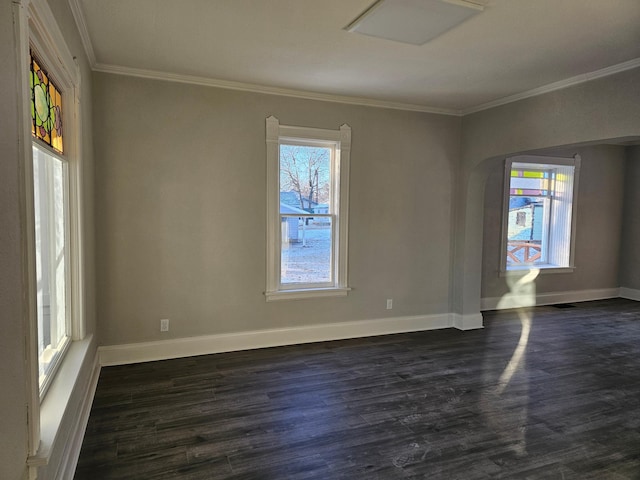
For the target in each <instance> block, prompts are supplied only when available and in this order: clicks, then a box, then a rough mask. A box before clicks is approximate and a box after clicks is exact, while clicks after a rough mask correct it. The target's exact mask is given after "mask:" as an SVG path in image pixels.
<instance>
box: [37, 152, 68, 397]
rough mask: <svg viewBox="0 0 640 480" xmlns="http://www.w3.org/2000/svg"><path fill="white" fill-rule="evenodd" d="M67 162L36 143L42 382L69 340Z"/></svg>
mask: <svg viewBox="0 0 640 480" xmlns="http://www.w3.org/2000/svg"><path fill="white" fill-rule="evenodd" d="M65 177H66V166H65V165H64V163H63V162H62V161H61V160H60V159H58V158H55V157H54V156H52V155H50V154H48V153H47V152H45V151H44V150H41V149H39V148H37V147H36V146H34V147H33V179H34V214H35V215H34V216H35V243H36V279H37V289H38V290H37V308H38V358H39V375H40V385H41V386H42V383H43V382H44V381H45V380H46V378H47V376H48V374H49V372H50V371H51V369H52V367H53V365H54V364H55V362H56V360H57V357H58V355H59V353H60V351H61V349H62V348H63V346H64V344H65V342H66V340H67V328H68V314H69V313H68V302H67V288H68V283H69V282H68V275H69V270H68V264H67V262H68V256H67V244H66V239H67V236H66V232H67V221H68V220H67V212H66V203H67V200H66V181H65Z"/></svg>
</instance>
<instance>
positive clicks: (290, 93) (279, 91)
mask: <svg viewBox="0 0 640 480" xmlns="http://www.w3.org/2000/svg"><path fill="white" fill-rule="evenodd" d="M93 70H94V71H96V72H103V73H113V74H116V75H126V76H130V77H140V78H149V79H153V80H164V81H168V82H178V83H188V84H192V85H204V86H207V87H218V88H226V89H229V90H240V91H244V92H253V93H264V94H267V95H280V96H283V97H294V98H303V99H305V100H320V101H323V102H335V103H344V104H348V105H359V106H364V107H377V108H391V109H395V110H406V111H412V112H422V113H435V114H439V115H454V116H459V115H460V112H459V111H457V110H452V109H447V108H433V107H428V106H425V105H412V104H410V103H399V102H389V101H385V100H374V99H370V98H361V97H349V96H346V95H331V94H326V93H318V92H309V91H305V90H294V89H289V88H280V87H268V86H264V85H256V84H253V83H244V82H235V81H231V80H218V79H214V78H208V77H198V76H193V75H181V74H176V73H166V72H159V71H156V70H143V69H139V68H131V67H121V66H119V65H107V64H103V63H97V64H96V65H95V66H94V67H93Z"/></svg>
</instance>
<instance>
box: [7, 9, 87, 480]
mask: <svg viewBox="0 0 640 480" xmlns="http://www.w3.org/2000/svg"><path fill="white" fill-rule="evenodd" d="M13 15H14V35H15V43H16V46H17V54H18V65H17V66H18V76H17V82H18V83H17V85H16V92H17V94H18V98H20V99H21V102H22V103H21V108H20V109H19V112H18V120H19V122H20V125H21V128H20V129H19V130H18V132H19V134H18V135H19V138H18V141H19V144H20V148H21V150H20V154H21V156H22V164H23V178H22V188H23V198H24V206H23V208H24V210H23V218H24V220H23V221H24V231H25V249H26V251H27V255H26V261H25V272H26V277H27V285H26V290H27V296H28V310H27V319H26V340H27V341H26V344H27V364H28V378H27V379H26V383H27V385H26V387H27V391H28V392H29V403H28V408H27V421H28V423H29V458H28V459H27V464H28V465H29V467H30V475H31V476H32V477H33V476H34V475H37V473H36V472H37V468H38V467H40V466H43V465H46V464H47V463H48V461H49V457H50V455H51V446H52V444H53V442H54V440H55V436H56V432H57V426H58V425H59V424H60V422H61V421H62V416H63V414H64V409H65V408H66V403H64V401H62V400H61V398H66V397H68V395H70V392H71V390H72V389H73V383H74V378H71V374H70V372H77V370H78V368H79V364H80V363H81V362H82V356H81V355H80V352H81V351H86V348H87V344H86V343H87V342H86V341H84V342H80V341H81V340H83V339H84V338H85V335H86V331H85V311H84V299H85V290H84V283H85V282H84V249H83V246H84V238H83V225H82V219H83V203H82V198H83V195H82V178H83V171H82V162H81V161H80V152H81V151H82V150H81V138H82V132H81V123H80V120H79V118H80V87H81V85H80V79H81V76H80V72H79V67H78V65H77V62H76V60H75V58H74V57H73V55H72V54H71V52H70V51H69V49H68V47H67V45H66V42H65V40H64V36H63V34H62V32H61V31H60V28H59V27H58V25H57V22H56V20H55V17H54V15H53V12H52V11H51V9H50V7H49V5H48V3H47V1H46V0H17V1H16V2H14V4H13ZM30 49H31V50H32V51H33V52H34V54H35V56H36V58H37V59H38V60H39V61H40V64H41V66H42V67H43V68H44V69H45V70H46V71H47V73H48V74H49V76H50V78H51V80H52V81H53V82H54V83H55V85H56V87H57V88H58V89H59V91H60V93H61V95H62V110H63V121H64V154H63V155H62V156H61V155H60V154H58V153H57V152H55V151H54V150H53V149H52V148H51V147H49V146H48V145H46V144H45V143H44V142H41V141H39V140H37V139H34V137H33V136H32V134H31V107H30V97H31V95H30V88H29V75H30V65H29V62H30V54H29V50H30ZM34 143H37V145H38V147H39V148H41V149H44V150H46V151H47V152H48V153H51V154H52V155H54V156H55V157H58V158H63V159H64V162H65V163H66V167H67V170H68V176H67V183H68V191H67V202H68V226H67V228H68V235H69V242H68V248H69V260H68V262H69V280H70V282H69V283H70V284H69V285H68V286H67V288H68V291H69V297H70V298H69V304H68V306H67V308H68V309H69V316H70V325H69V331H68V334H69V336H70V340H71V341H70V342H69V346H68V347H67V348H66V351H65V352H64V353H66V355H61V358H60V359H59V361H58V362H57V366H56V370H57V371H58V373H59V372H60V371H64V372H63V373H62V374H60V375H57V376H56V371H52V372H51V380H50V381H48V382H47V383H46V385H43V387H44V388H42V389H41V388H40V386H39V374H38V366H39V359H38V345H37V342H38V323H37V322H38V318H37V281H36V266H35V265H36V253H35V251H36V250H35V215H34V184H33V182H34V180H33V144H34ZM74 344H78V345H80V344H82V346H81V347H80V346H79V349H77V348H74ZM69 357H73V359H72V360H69ZM71 364H73V365H71ZM58 384H59V385H58ZM49 390H55V395H53V398H51V399H50V398H49V396H48V395H47V393H49Z"/></svg>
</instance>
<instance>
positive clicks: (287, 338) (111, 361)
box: [98, 313, 482, 366]
mask: <svg viewBox="0 0 640 480" xmlns="http://www.w3.org/2000/svg"><path fill="white" fill-rule="evenodd" d="M477 316H479V321H480V326H482V315H481V314H478V315H477ZM477 316H474V318H473V319H471V318H469V319H467V318H465V319H462V320H459V321H457V324H456V325H454V321H455V319H454V318H453V317H452V316H451V315H450V314H448V313H443V314H436V315H419V316H413V317H395V318H382V319H377V320H361V321H354V322H342V323H330V324H322V325H312V326H309V327H291V328H277V329H268V330H255V331H250V332H240V333H227V334H220V335H206V336H199V337H189V338H176V339H173V340H162V341H156V342H143V343H130V344H125V345H109V346H103V347H100V348H99V349H98V352H99V355H100V364H101V365H103V366H108V365H123V364H127V363H138V362H149V361H155V360H166V359H170V358H180V357H190V356H194V355H206V354H210V353H222V352H233V351H238V350H251V349H255V348H266V347H278V346H283V345H296V344H302V343H312V342H323V341H330V340H343V339H347V338H358V337H371V336H375V335H388V334H393V333H407V332H418V331H424V330H435V329H440V328H450V327H454V326H455V327H456V328H461V329H466V328H478V327H477V326H471V325H477V324H478V318H476V317H477ZM469 317H471V316H469Z"/></svg>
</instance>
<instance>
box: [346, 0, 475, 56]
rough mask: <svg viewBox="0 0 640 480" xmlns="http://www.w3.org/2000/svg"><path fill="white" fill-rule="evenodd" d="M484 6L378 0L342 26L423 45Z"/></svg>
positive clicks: (450, 0) (460, 1) (448, 0)
mask: <svg viewBox="0 0 640 480" xmlns="http://www.w3.org/2000/svg"><path fill="white" fill-rule="evenodd" d="M483 9H484V7H483V6H482V5H478V4H476V3H472V2H467V1H464V0H378V1H377V2H375V3H374V4H373V5H371V7H369V9H367V10H366V11H365V12H364V13H363V14H362V15H360V16H359V17H358V18H356V19H355V20H354V21H353V22H351V24H349V25H348V26H347V27H346V28H345V30H347V31H349V32H356V33H361V34H363V35H369V36H373V37H379V38H385V39H387V40H394V41H396V42H402V43H410V44H413V45H423V44H425V43H427V42H428V41H429V40H431V39H433V38H435V37H437V36H439V35H442V34H443V33H444V32H446V31H447V30H450V29H452V28H453V27H455V26H456V25H459V24H461V23H462V22H464V21H465V20H468V19H469V18H471V17H473V16H475V15H477V14H478V13H480V12H482V10H483Z"/></svg>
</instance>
